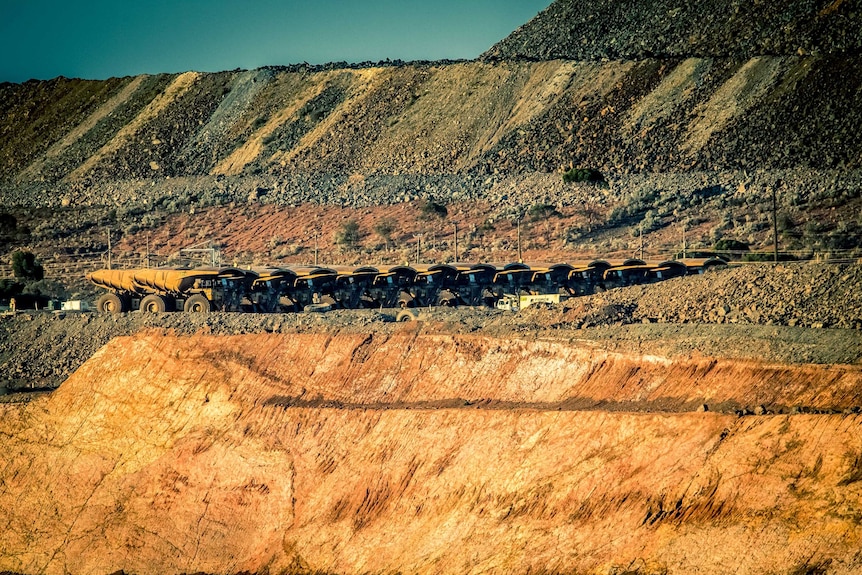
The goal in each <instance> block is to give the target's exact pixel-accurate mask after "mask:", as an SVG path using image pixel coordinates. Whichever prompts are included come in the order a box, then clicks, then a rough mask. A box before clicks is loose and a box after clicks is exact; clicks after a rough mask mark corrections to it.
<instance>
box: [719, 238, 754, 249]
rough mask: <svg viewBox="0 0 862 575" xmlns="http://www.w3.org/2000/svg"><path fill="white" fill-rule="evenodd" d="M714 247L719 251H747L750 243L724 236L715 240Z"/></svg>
mask: <svg viewBox="0 0 862 575" xmlns="http://www.w3.org/2000/svg"><path fill="white" fill-rule="evenodd" d="M713 249H715V251H717V252H747V251H748V244H747V243H745V242H741V241H739V240H734V239H730V238H722V239H720V240H718V241H717V242H715V246H713Z"/></svg>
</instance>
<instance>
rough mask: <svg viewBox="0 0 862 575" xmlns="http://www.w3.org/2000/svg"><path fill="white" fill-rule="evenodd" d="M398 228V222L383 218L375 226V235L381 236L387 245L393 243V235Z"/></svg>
mask: <svg viewBox="0 0 862 575" xmlns="http://www.w3.org/2000/svg"><path fill="white" fill-rule="evenodd" d="M397 227H398V222H396V221H395V220H394V219H392V218H383V219H381V220H379V221H378V222H377V223H375V224H374V233H375V234H377V235H378V236H380V237H381V238H382V239H383V241H385V242H386V243H387V244H391V243H392V234H393V233H394V232H395V230H396V229H397Z"/></svg>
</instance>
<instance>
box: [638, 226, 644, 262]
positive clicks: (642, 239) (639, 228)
mask: <svg viewBox="0 0 862 575" xmlns="http://www.w3.org/2000/svg"><path fill="white" fill-rule="evenodd" d="M638 235H639V236H640V239H641V259H644V223H643V222H641V223H640V225H639V226H638Z"/></svg>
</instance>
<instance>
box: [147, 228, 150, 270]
mask: <svg viewBox="0 0 862 575" xmlns="http://www.w3.org/2000/svg"><path fill="white" fill-rule="evenodd" d="M147 269H150V234H147Z"/></svg>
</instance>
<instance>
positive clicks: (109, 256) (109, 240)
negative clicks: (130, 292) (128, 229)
mask: <svg viewBox="0 0 862 575" xmlns="http://www.w3.org/2000/svg"><path fill="white" fill-rule="evenodd" d="M108 269H111V228H108Z"/></svg>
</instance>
